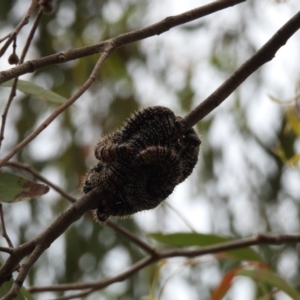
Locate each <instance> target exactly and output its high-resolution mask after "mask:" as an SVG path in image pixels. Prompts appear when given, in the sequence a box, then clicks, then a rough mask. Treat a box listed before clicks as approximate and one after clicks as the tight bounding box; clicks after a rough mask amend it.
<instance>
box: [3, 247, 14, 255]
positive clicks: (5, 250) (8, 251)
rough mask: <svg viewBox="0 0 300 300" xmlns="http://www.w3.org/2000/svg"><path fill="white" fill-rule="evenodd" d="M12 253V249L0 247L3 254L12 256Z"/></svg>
mask: <svg viewBox="0 0 300 300" xmlns="http://www.w3.org/2000/svg"><path fill="white" fill-rule="evenodd" d="M13 251H14V249H13V248H7V247H0V252H5V253H8V254H12V253H13Z"/></svg>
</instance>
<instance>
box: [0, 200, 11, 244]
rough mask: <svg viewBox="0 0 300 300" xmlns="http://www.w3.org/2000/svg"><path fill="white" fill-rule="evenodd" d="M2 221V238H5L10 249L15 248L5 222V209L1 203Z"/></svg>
mask: <svg viewBox="0 0 300 300" xmlns="http://www.w3.org/2000/svg"><path fill="white" fill-rule="evenodd" d="M0 221H1V227H2V236H3V237H4V238H5V240H6V242H7V244H8V246H9V247H10V248H14V245H13V244H12V242H11V240H10V238H9V236H8V234H7V232H6V227H5V221H4V215H3V209H2V203H1V202H0Z"/></svg>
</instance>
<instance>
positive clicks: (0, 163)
mask: <svg viewBox="0 0 300 300" xmlns="http://www.w3.org/2000/svg"><path fill="white" fill-rule="evenodd" d="M113 49H114V45H113V43H111V44H109V45H108V46H107V48H106V50H105V51H104V52H103V54H102V55H101V57H100V58H99V60H98V62H97V64H96V66H95V68H94V70H93V72H92V73H91V75H90V77H89V78H88V80H87V81H86V82H85V83H84V84H83V85H82V86H81V87H80V89H78V91H77V92H76V93H75V94H74V95H73V96H72V97H71V98H69V99H68V100H67V101H66V102H65V103H64V104H62V105H61V106H59V107H58V108H56V109H55V110H54V111H53V112H52V114H51V115H50V116H49V117H48V118H47V119H46V120H45V121H44V122H43V123H42V124H41V125H40V126H38V127H37V128H36V129H35V130H34V131H33V132H32V133H31V134H29V135H28V136H27V137H26V138H25V139H24V140H23V141H22V142H21V143H19V144H18V145H16V146H15V147H14V148H13V149H12V150H11V151H10V152H9V153H8V154H7V155H6V156H5V157H4V158H3V159H1V160H0V167H2V166H3V165H4V164H5V163H6V162H7V161H8V160H9V159H10V158H11V157H13V156H14V155H15V154H16V153H18V152H19V151H20V150H21V149H22V148H23V147H25V146H26V145H27V144H28V143H29V142H31V141H32V140H33V139H34V138H35V137H36V136H38V135H39V134H40V133H41V132H42V131H43V130H44V129H46V128H47V127H48V126H49V125H50V124H51V122H52V121H53V120H55V119H56V118H57V117H58V116H59V115H60V114H61V113H62V112H63V111H65V110H66V109H67V108H68V107H69V106H70V105H72V104H73V103H74V102H75V101H76V100H77V99H78V98H79V97H80V96H81V95H82V94H83V93H84V92H85V91H86V90H87V89H88V88H89V87H90V86H91V85H92V84H93V83H94V82H95V80H96V78H97V77H98V74H99V71H100V68H101V67H102V65H103V63H104V61H105V60H106V59H107V57H108V56H109V54H110V53H111V52H112V50H113Z"/></svg>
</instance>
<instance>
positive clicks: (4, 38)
mask: <svg viewBox="0 0 300 300" xmlns="http://www.w3.org/2000/svg"><path fill="white" fill-rule="evenodd" d="M9 37H10V33H9V34H7V35H6V36H4V37H3V38H1V39H0V43H2V42H3V41H5V40H6V39H8V38H9Z"/></svg>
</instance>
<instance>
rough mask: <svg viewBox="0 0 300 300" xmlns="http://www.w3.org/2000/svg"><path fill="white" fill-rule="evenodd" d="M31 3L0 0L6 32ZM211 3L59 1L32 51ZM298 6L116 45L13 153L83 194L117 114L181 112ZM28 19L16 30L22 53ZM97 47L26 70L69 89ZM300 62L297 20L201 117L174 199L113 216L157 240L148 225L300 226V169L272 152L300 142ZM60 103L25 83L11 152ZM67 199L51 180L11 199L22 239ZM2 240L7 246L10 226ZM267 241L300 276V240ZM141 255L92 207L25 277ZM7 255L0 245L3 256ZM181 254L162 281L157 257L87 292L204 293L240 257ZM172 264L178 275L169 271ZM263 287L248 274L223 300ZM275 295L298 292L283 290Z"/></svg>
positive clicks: (88, 270) (66, 278)
mask: <svg viewBox="0 0 300 300" xmlns="http://www.w3.org/2000/svg"><path fill="white" fill-rule="evenodd" d="M29 2H30V1H23V0H19V1H4V2H3V3H1V10H0V28H1V29H0V37H3V36H5V35H6V34H8V33H9V32H10V31H11V30H12V29H13V28H14V27H15V26H16V24H18V22H19V21H20V20H21V18H22V17H23V14H24V12H25V11H26V9H27V7H28V5H29ZM206 3H209V1H191V0H190V1H188V0H186V1H171V0H164V1H159V0H152V1H146V0H144V1H135V0H110V1H107V0H104V1H96V0H87V1H80V0H60V1H56V3H55V9H54V11H53V12H52V13H51V14H47V15H45V16H44V17H43V18H42V22H41V24H40V26H39V29H38V31H37V34H36V35H35V38H34V42H33V44H32V47H31V48H30V51H29V53H28V55H27V58H26V59H28V60H29V59H34V58H39V57H42V56H46V55H50V54H53V53H56V52H59V51H64V50H67V49H70V48H75V47H82V46H85V45H90V44H94V43H97V42H100V41H103V40H105V39H108V38H111V37H114V36H117V35H119V34H122V33H125V32H128V31H131V30H135V29H140V28H142V27H144V26H146V25H150V24H153V23H155V22H158V21H160V20H162V19H163V18H165V17H167V16H170V15H174V14H179V13H182V12H184V11H186V10H189V9H192V8H195V7H197V6H199V5H203V4H206ZM297 10H299V3H298V0H287V1H279V0H278V1H275V0H264V1H261V0H248V1H247V2H246V3H243V4H240V5H237V6H235V7H232V8H228V9H226V10H224V11H220V12H217V13H215V14H213V15H210V16H207V17H204V18H202V19H200V20H197V21H194V22H191V23H188V24H185V25H182V26H178V27H177V28H173V29H171V30H169V31H168V32H166V33H163V34H161V35H159V36H155V37H151V38H148V39H146V40H144V41H141V42H138V43H133V44H130V45H127V46H126V47H122V48H119V49H117V50H116V51H115V52H114V53H113V54H112V55H111V57H110V58H109V59H108V60H107V61H106V62H105V64H104V66H103V69H102V71H101V74H100V77H99V79H98V80H97V81H96V83H95V84H94V85H93V86H92V87H91V88H90V89H89V90H88V91H87V92H86V93H85V94H84V95H83V96H82V97H81V98H80V99H79V100H78V101H77V102H76V103H75V104H74V105H73V106H72V107H70V108H69V109H68V110H67V111H65V112H64V113H63V114H62V115H61V116H60V117H58V118H57V119H56V120H55V121H54V122H53V123H52V124H51V126H49V128H47V129H46V130H45V131H44V132H42V133H41V134H40V135H39V136H38V137H37V138H36V139H35V140H34V141H32V142H31V143H30V145H28V146H27V147H26V148H24V149H23V150H22V151H21V152H20V153H18V154H17V155H16V157H15V159H16V160H19V161H21V162H24V163H26V164H29V165H31V166H33V167H34V168H35V169H37V170H39V172H41V174H43V175H44V176H45V177H47V178H48V179H49V180H50V181H52V182H54V183H56V184H57V185H59V186H60V187H62V188H63V189H65V190H66V191H67V192H69V193H70V194H71V195H73V196H75V197H77V198H79V197H80V196H81V195H82V192H81V191H80V186H81V182H82V178H83V176H84V174H85V173H86V172H87V170H88V169H89V168H90V167H91V166H93V164H94V163H95V158H94V157H93V155H92V154H93V147H94V145H95V143H96V142H97V140H98V139H99V138H100V136H101V135H103V134H105V133H107V132H110V131H111V130H114V129H116V128H117V127H119V126H121V125H122V123H123V122H124V121H125V120H126V118H128V117H129V116H130V115H131V114H132V113H133V112H134V111H135V110H136V109H138V108H140V107H147V106H152V105H164V106H168V107H170V108H171V109H173V110H174V111H175V112H176V114H178V115H182V116H184V115H185V114H187V113H188V112H189V111H190V110H191V109H192V108H194V107H195V106H196V105H197V104H199V103H200V102H201V101H202V100H203V99H205V98H206V97H207V96H208V95H209V94H210V93H211V92H213V91H214V90H215V89H216V88H217V87H218V86H219V85H220V84H221V83H222V82H224V80H226V79H227V78H228V77H229V76H230V74H232V73H233V72H234V70H236V69H237V67H238V66H240V65H241V64H242V63H243V62H244V61H245V60H246V59H247V58H249V57H250V56H251V55H252V54H253V53H254V52H255V51H256V50H257V49H258V48H259V47H261V46H262V45H263V44H264V43H265V42H266V41H267V40H268V39H269V38H270V37H271V36H272V35H273V34H274V33H275V32H276V31H277V30H278V29H279V28H280V26H282V25H283V24H284V23H285V22H286V21H287V20H288V19H289V18H291V17H292V16H293V14H294V13H296V11H297ZM31 22H32V20H31ZM31 24H32V23H30V24H29V25H27V26H26V27H24V29H23V30H22V31H21V33H20V34H19V35H18V40H17V45H18V47H17V53H18V54H19V55H20V53H21V49H22V46H23V45H24V43H25V41H26V38H27V35H28V32H29V30H30V28H31ZM10 53H11V52H10V51H7V55H5V56H3V57H2V58H1V59H0V68H1V70H5V69H8V68H10V66H9V65H8V63H7V57H8V56H9V54H10ZM97 59H98V55H94V56H90V57H86V58H82V59H80V60H76V61H72V62H68V63H66V64H61V65H56V66H52V67H48V68H45V69H41V70H38V71H36V72H35V73H33V74H27V75H25V76H22V79H25V80H31V81H32V82H34V83H36V84H38V85H40V86H43V87H44V88H48V89H51V90H53V91H55V92H56V93H58V94H60V95H62V96H64V97H66V98H68V97H70V96H71V95H72V94H73V93H74V92H75V91H76V90H77V89H78V88H79V87H80V86H81V85H82V84H83V83H84V81H85V80H86V79H87V78H88V76H89V74H90V72H91V71H92V69H93V67H94V65H95V63H96V61H97ZM299 61H300V33H299V32H298V33H296V34H295V35H294V36H293V37H292V38H291V39H290V41H289V42H288V43H287V44H286V45H285V46H284V47H283V48H282V49H280V50H279V52H278V53H277V55H276V57H275V58H274V59H273V60H272V61H271V62H270V63H268V64H267V65H265V66H263V67H262V68H261V69H260V70H259V71H257V72H256V73H255V74H253V75H251V76H250V78H249V79H247V81H246V82H245V83H243V84H242V85H241V87H240V88H238V89H237V90H236V91H235V92H234V93H233V94H232V95H231V96H230V97H229V98H228V99H227V100H226V101H225V102H224V103H223V104H222V105H221V106H220V107H218V108H217V109H216V110H215V111H214V112H213V113H211V114H210V115H209V116H207V117H206V118H205V119H204V120H202V121H201V122H200V123H199V124H197V129H198V130H199V132H200V135H201V139H202V150H201V155H200V157H199V163H198V165H197V167H196V169H195V171H194V173H193V174H192V176H190V178H188V179H187V180H186V181H185V182H184V183H182V184H181V185H179V186H178V187H177V188H176V189H175V191H174V193H173V194H172V195H171V196H170V197H169V199H168V200H167V201H166V203H165V204H162V205H161V206H159V207H158V208H156V209H155V210H152V211H147V212H141V213H138V214H136V215H134V216H132V218H130V219H126V220H116V221H117V223H118V224H119V225H121V226H124V227H125V228H127V229H129V230H130V231H131V232H133V233H135V234H136V235H138V236H139V237H140V238H142V239H143V240H145V241H147V242H148V243H149V244H151V245H154V246H156V244H155V243H154V241H153V240H151V239H149V238H148V237H147V233H148V232H153V231H154V232H156V231H160V232H164V233H173V232H187V231H191V230H195V231H197V232H199V233H214V234H219V235H223V236H231V237H235V238H242V237H248V236H252V235H255V234H257V233H289V234H293V233H299V229H300V223H299V213H300V184H299V182H300V170H299V167H298V168H297V167H294V168H293V167H289V166H288V165H287V164H286V163H285V162H284V161H283V160H282V157H281V158H280V157H279V156H278V155H277V154H276V153H282V151H283V152H284V154H285V156H286V157H287V158H290V157H292V156H293V155H294V154H295V153H299V152H300V138H299V137H298V138H297V136H296V135H295V134H294V133H293V132H292V131H291V130H289V128H288V127H287V126H286V125H287V122H286V118H285V115H286V114H285V111H286V109H287V107H289V109H296V107H295V106H292V105H294V104H295V103H296V102H297V100H298V113H299V92H300V64H299ZM8 95H9V89H8V88H4V87H0V99H1V100H0V109H1V112H2V111H3V109H4V106H5V103H6V99H7V98H8ZM275 100H276V101H275ZM55 107H56V105H54V104H53V103H49V102H45V101H42V100H40V99H37V98H35V97H30V96H26V95H24V94H23V93H21V92H18V93H17V97H16V98H15V100H14V102H13V104H12V107H11V109H10V111H9V114H8V121H7V126H6V131H5V139H4V142H3V146H2V149H1V156H3V155H4V154H5V153H7V152H8V151H9V149H10V148H11V147H12V146H14V145H15V144H17V143H18V142H19V141H21V140H22V139H23V138H24V137H26V136H27V135H28V134H29V133H30V132H32V130H33V129H34V128H36V126H37V125H39V124H40V123H41V122H42V121H43V120H44V119H45V118H46V117H47V116H48V115H49V114H50V113H51V112H52V111H53V109H55ZM1 114H2V113H1ZM299 126H300V125H299ZM280 151H281V152H280ZM14 171H15V170H14ZM26 176H28V174H26ZM68 206H69V202H68V201H66V200H65V199H63V198H61V196H60V195H59V194H57V193H56V192H54V191H50V192H49V193H48V194H46V195H44V196H42V197H40V198H39V199H36V200H33V201H30V202H20V203H16V204H13V205H9V204H4V212H5V220H6V225H7V230H8V234H9V236H10V237H11V239H12V241H13V243H14V245H19V244H20V243H23V242H25V241H27V240H29V239H31V238H33V237H34V236H35V235H37V234H39V233H40V232H41V230H42V229H44V228H46V227H47V225H49V224H50V223H51V222H52V221H53V220H54V219H55V218H56V217H57V216H59V214H60V213H61V212H62V211H64V210H65V209H66V208H67V207H68ZM0 243H1V245H5V241H4V239H3V238H2V237H0ZM259 251H260V253H261V254H262V256H263V257H264V259H265V260H266V262H267V263H268V264H269V265H270V266H271V267H272V268H273V269H274V270H277V271H278V273H279V274H280V275H281V276H283V277H284V278H285V279H287V280H288V281H289V282H291V283H292V284H293V285H294V286H296V287H298V288H300V276H299V271H300V265H299V249H298V250H297V248H296V247H295V246H294V245H285V246H276V247H274V246H272V247H269V246H262V247H259ZM143 255H144V254H143V253H142V252H141V251H140V250H139V249H138V248H137V247H136V246H135V245H132V244H131V243H130V242H129V241H128V240H126V238H124V237H122V236H120V235H117V234H116V233H115V232H114V231H113V230H111V229H110V228H107V227H105V226H100V225H99V224H96V223H94V222H93V221H92V220H91V219H90V218H89V217H84V218H82V219H81V220H80V221H78V222H77V223H75V224H74V225H73V226H71V227H70V228H69V229H68V230H67V232H66V233H65V234H64V235H63V236H62V237H60V238H59V239H58V240H57V241H55V243H53V245H52V246H51V248H50V249H49V250H47V251H46V253H45V254H44V255H43V256H42V257H41V258H40V259H39V261H38V262H37V264H36V265H35V266H34V268H33V269H32V271H31V272H30V275H29V277H28V279H27V281H26V286H31V285H51V284H58V283H71V282H77V281H81V282H89V281H95V280H100V279H101V278H107V277H110V276H114V275H116V274H118V273H119V272H121V271H123V270H124V269H125V268H127V267H129V266H130V265H131V264H132V263H134V262H136V261H137V260H138V259H140V258H141V257H143ZM5 258H6V255H5V254H2V253H0V261H1V260H4V259H5ZM185 261H186V259H172V260H169V261H167V262H165V263H164V265H163V266H161V268H160V269H159V280H158V282H155V281H154V279H155V278H156V277H155V276H156V275H157V273H158V271H157V270H158V265H153V266H150V267H147V268H145V269H144V270H142V271H140V272H139V273H138V274H137V275H135V276H133V277H132V278H130V279H128V280H126V281H124V282H121V283H117V284H113V285H111V286H110V287H108V288H106V289H104V290H102V291H99V292H96V293H94V294H92V295H90V296H89V297H87V299H142V297H143V296H147V295H149V293H150V290H151V285H152V284H153V283H155V287H156V290H157V291H159V290H160V288H161V287H164V290H163V293H162V295H161V297H160V299H165V300H168V299H189V300H194V299H195V300H196V299H200V300H202V299H203V300H205V299H208V297H209V294H210V293H211V291H212V289H213V288H214V287H215V286H216V285H217V284H218V282H219V281H220V280H221V278H222V275H223V274H224V273H225V272H226V271H228V270H229V269H230V268H232V267H233V266H234V262H231V261H228V260H216V259H215V258H214V257H212V256H208V257H203V258H201V259H199V263H197V264H194V265H191V266H186V267H183V263H184V262H185ZM178 269H180V272H178V273H176V270H178ZM155 274H156V275H155ZM170 275H174V276H172V277H171V279H170V280H168V281H167V283H166V282H165V281H166V279H167V278H169V276H170ZM258 293H259V291H258V290H257V288H256V287H255V285H254V283H253V282H252V281H251V280H250V279H245V278H239V279H237V280H236V281H235V283H234V285H233V287H232V289H231V291H230V293H229V295H228V296H227V299H234V300H236V299H243V300H248V299H249V300H250V299H256V297H257V296H258ZM58 295H59V293H58V294H54V293H41V294H36V295H35V297H36V299H41V300H43V299H50V298H54V297H55V296H58ZM174 295H176V297H175V298H174ZM274 297H275V298H274V299H281V300H282V299H290V298H288V297H287V296H285V295H283V294H280V293H279V294H278V295H276V296H274ZM144 299H146V298H144Z"/></svg>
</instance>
